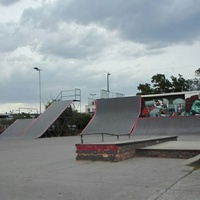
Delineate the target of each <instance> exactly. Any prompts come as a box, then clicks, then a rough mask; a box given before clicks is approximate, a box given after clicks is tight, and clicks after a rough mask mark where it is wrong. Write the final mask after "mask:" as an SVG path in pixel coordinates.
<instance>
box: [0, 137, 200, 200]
mask: <svg viewBox="0 0 200 200" xmlns="http://www.w3.org/2000/svg"><path fill="white" fill-rule="evenodd" d="M106 139H107V138H106ZM109 139H110V138H109ZM126 139H127V138H126ZM188 139H191V140H192V141H197V140H198V141H200V138H199V137H195V136H193V137H188V138H185V137H183V138H182V140H183V141H185V140H188ZM84 140H85V141H87V142H88V141H96V142H97V140H101V139H100V138H95V137H89V136H88V137H86V138H84ZM76 143H80V137H78V136H76V137H63V138H44V139H32V140H19V139H18V140H0V200H78V199H80V200H94V199H95V200H102V199H104V200H123V199H125V200H128V199H134V200H169V199H173V200H188V199H191V200H199V199H200V170H194V169H193V168H192V167H188V166H185V165H183V163H184V161H185V160H183V159H165V158H143V157H142V158H140V157H136V158H133V159H129V160H126V161H123V162H118V163H109V162H91V161H76V159H75V158H76V152H75V150H76V149H75V144H76Z"/></svg>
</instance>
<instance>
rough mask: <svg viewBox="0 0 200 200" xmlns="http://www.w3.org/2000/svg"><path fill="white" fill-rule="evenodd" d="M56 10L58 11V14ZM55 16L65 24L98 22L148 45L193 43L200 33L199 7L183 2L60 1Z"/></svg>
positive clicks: (195, 3) (129, 38)
mask: <svg viewBox="0 0 200 200" xmlns="http://www.w3.org/2000/svg"><path fill="white" fill-rule="evenodd" d="M56 11H57V12H56ZM56 11H55V14H56V16H57V18H60V19H62V20H64V21H70V20H74V21H77V23H82V24H90V23H96V24H98V25H100V26H104V27H106V28H108V29H111V30H113V29H114V30H118V31H119V32H120V33H121V36H122V37H123V38H125V39H127V40H131V41H134V42H140V43H145V44H148V45H150V44H151V45H169V44H173V43H179V42H182V41H183V42H188V41H189V42H190V41H191V42H192V41H194V40H195V39H196V38H198V37H199V34H200V4H199V3H198V2H197V1H184V2H183V1H180V0H165V1H156V2H155V1H154V0H141V1H136V0H127V1H124V0H110V1H107V0H101V1H94V0H82V1H78V0H73V1H71V2H70V3H66V5H65V3H63V1H61V0H60V1H58V4H57V7H56Z"/></svg>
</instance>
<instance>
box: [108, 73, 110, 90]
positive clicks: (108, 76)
mask: <svg viewBox="0 0 200 200" xmlns="http://www.w3.org/2000/svg"><path fill="white" fill-rule="evenodd" d="M109 76H110V73H107V92H109Z"/></svg>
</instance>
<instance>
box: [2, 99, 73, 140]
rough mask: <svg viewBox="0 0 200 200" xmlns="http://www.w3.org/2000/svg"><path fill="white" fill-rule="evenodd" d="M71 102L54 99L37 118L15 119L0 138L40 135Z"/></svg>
mask: <svg viewBox="0 0 200 200" xmlns="http://www.w3.org/2000/svg"><path fill="white" fill-rule="evenodd" d="M71 103H72V101H71V100H70V101H54V102H53V103H52V104H51V105H50V106H49V107H48V108H47V109H46V110H45V111H44V112H43V113H42V114H41V115H40V116H39V117H38V118H36V119H21V120H17V121H16V122H15V123H13V124H12V125H11V126H10V127H8V128H7V129H6V130H5V131H4V132H3V133H2V134H1V135H0V139H3V138H39V137H42V136H43V134H44V133H45V132H46V131H47V130H48V129H49V128H50V127H51V125H52V124H53V123H54V122H55V121H56V120H57V119H58V118H59V117H60V115H61V114H62V113H63V112H64V111H65V110H66V108H67V107H69V106H70V104H71Z"/></svg>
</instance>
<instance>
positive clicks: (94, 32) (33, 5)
mask: <svg viewBox="0 0 200 200" xmlns="http://www.w3.org/2000/svg"><path fill="white" fill-rule="evenodd" d="M199 10H200V9H199V7H198V5H197V4H195V2H194V1H185V2H184V3H183V2H182V1H180V0H175V1H172V0H170V1H159V2H157V3H156V4H155V2H154V1H152V0H150V1H149V0H148V1H145V0H142V1H127V2H125V1H122V0H115V1H106V0H102V1H98V2H97V1H93V0H87V1H86V0H81V1H77V0H68V1H63V0H57V1H56V0H51V1H49V0H28V1H25V0H22V1H19V2H16V3H15V4H10V5H9V6H8V5H7V6H4V7H2V6H1V7H0V11H2V12H1V13H3V14H5V16H6V17H3V18H1V19H0V60H1V68H0V73H1V75H2V78H1V80H0V82H1V85H0V89H1V91H2V94H3V96H2V97H1V99H0V102H1V103H3V104H5V103H10V104H12V105H14V104H16V106H17V107H18V104H20V105H23V104H24V105H26V106H28V105H29V104H30V105H34V104H35V105H36V106H37V105H38V104H37V102H38V74H37V72H36V71H35V70H33V67H34V66H37V67H39V68H42V72H41V75H42V102H43V103H44V104H45V102H47V101H49V100H51V99H54V98H55V97H56V96H57V95H58V93H59V92H60V91H61V90H67V89H74V88H79V89H81V90H82V102H83V103H87V98H88V97H89V96H90V95H89V94H90V93H96V94H97V95H96V97H97V98H98V97H99V93H100V89H106V84H107V82H106V74H107V72H110V73H111V75H110V89H111V91H113V92H119V93H124V94H126V95H134V94H135V93H137V86H138V84H139V83H145V82H150V78H151V77H152V76H153V75H154V74H156V73H164V74H166V76H168V77H169V76H170V75H175V76H176V75H178V73H180V74H182V75H183V76H184V77H186V78H190V77H193V75H194V71H195V70H196V69H197V68H199V66H198V65H199V55H198V52H199V51H200V43H199V36H200V34H199V31H200V28H199V27H200V26H199V25H200V24H199V23H200V21H199V20H198V19H199V15H200V12H199ZM183 13H184V14H183ZM1 105H2V104H1ZM6 105H8V104H6ZM7 108H9V107H8V106H7ZM4 109H5V106H1V107H0V112H2V111H4Z"/></svg>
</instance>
